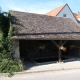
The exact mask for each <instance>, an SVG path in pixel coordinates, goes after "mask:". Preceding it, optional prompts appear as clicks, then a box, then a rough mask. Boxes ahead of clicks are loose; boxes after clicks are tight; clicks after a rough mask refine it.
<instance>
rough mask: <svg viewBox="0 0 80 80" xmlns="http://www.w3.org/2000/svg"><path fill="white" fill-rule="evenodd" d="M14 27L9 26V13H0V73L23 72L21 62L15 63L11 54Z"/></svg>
mask: <svg viewBox="0 0 80 80" xmlns="http://www.w3.org/2000/svg"><path fill="white" fill-rule="evenodd" d="M13 31H14V27H12V26H10V15H9V13H6V12H4V13H2V12H1V13H0V73H7V72H9V73H10V72H17V71H22V70H23V65H22V62H21V61H16V60H15V59H14V58H13V53H12V38H11V37H12V35H13Z"/></svg>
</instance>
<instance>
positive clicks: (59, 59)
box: [58, 41, 62, 63]
mask: <svg viewBox="0 0 80 80" xmlns="http://www.w3.org/2000/svg"><path fill="white" fill-rule="evenodd" d="M61 44H62V41H60V42H59V46H61ZM58 49H59V48H58ZM58 51H59V52H58V62H59V63H60V62H61V49H59V50H58Z"/></svg>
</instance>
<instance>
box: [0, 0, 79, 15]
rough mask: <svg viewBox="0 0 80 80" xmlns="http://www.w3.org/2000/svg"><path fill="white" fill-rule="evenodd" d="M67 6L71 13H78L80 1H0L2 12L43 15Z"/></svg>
mask: <svg viewBox="0 0 80 80" xmlns="http://www.w3.org/2000/svg"><path fill="white" fill-rule="evenodd" d="M66 3H67V4H68V5H69V7H70V9H71V10H72V11H73V12H78V11H80V0H0V7H1V9H2V11H7V12H8V11H9V10H16V11H22V12H30V13H39V14H45V13H47V12H49V11H51V10H53V9H55V8H57V7H59V6H61V5H64V4H66Z"/></svg>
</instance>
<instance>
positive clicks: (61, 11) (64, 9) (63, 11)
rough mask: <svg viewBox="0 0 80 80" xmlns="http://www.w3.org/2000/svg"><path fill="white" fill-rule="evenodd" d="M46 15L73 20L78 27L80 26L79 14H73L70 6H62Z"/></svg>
mask: <svg viewBox="0 0 80 80" xmlns="http://www.w3.org/2000/svg"><path fill="white" fill-rule="evenodd" d="M46 15H50V16H58V17H65V18H66V17H67V18H71V19H72V20H73V21H74V22H75V23H76V24H77V25H79V26H80V14H79V12H78V14H77V13H73V12H72V10H71V9H70V7H69V5H68V4H65V5H62V6H60V7H58V8H56V9H54V10H51V11H49V12H47V13H46Z"/></svg>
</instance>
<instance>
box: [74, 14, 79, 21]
mask: <svg viewBox="0 0 80 80" xmlns="http://www.w3.org/2000/svg"><path fill="white" fill-rule="evenodd" d="M73 14H74V16H75V17H76V19H77V21H78V22H80V20H78V18H80V15H79V14H77V13H73Z"/></svg>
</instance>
